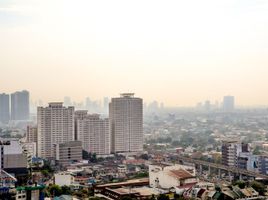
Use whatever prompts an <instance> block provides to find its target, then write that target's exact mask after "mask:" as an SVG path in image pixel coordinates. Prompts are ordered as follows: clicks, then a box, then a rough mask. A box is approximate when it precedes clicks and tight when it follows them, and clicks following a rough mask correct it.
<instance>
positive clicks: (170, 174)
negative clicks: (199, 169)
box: [149, 165, 198, 189]
mask: <svg viewBox="0 0 268 200" xmlns="http://www.w3.org/2000/svg"><path fill="white" fill-rule="evenodd" d="M149 182H150V187H156V188H164V189H170V188H176V187H177V186H184V185H187V184H195V183H197V182H198V179H197V178H196V172H195V168H194V167H190V166H184V165H173V166H165V165H149Z"/></svg>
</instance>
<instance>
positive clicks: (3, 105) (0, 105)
mask: <svg viewBox="0 0 268 200" xmlns="http://www.w3.org/2000/svg"><path fill="white" fill-rule="evenodd" d="M9 119H10V112H9V95H8V94H5V93H3V94H0V122H1V123H8V121H9Z"/></svg>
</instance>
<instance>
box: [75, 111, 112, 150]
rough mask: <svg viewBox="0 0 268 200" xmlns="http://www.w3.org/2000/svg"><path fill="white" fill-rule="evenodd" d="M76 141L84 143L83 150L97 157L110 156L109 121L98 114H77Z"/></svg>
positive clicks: (78, 112) (82, 112) (84, 112)
mask: <svg viewBox="0 0 268 200" xmlns="http://www.w3.org/2000/svg"><path fill="white" fill-rule="evenodd" d="M75 133H76V134H75V135H76V140H79V141H82V147H83V150H85V151H87V152H91V153H96V154H97V155H108V154H110V152H111V148H110V124H109V119H108V118H105V119H101V118H100V116H99V115H98V114H92V115H89V114H87V111H76V112H75Z"/></svg>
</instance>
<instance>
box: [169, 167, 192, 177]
mask: <svg viewBox="0 0 268 200" xmlns="http://www.w3.org/2000/svg"><path fill="white" fill-rule="evenodd" d="M170 172H171V174H170V175H171V176H174V177H176V178H177V179H181V180H183V179H188V178H194V176H193V175H192V174H190V173H189V172H187V171H186V170H184V169H177V170H170Z"/></svg>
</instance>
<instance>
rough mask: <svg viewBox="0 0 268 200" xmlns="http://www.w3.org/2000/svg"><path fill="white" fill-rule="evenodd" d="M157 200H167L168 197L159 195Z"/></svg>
mask: <svg viewBox="0 0 268 200" xmlns="http://www.w3.org/2000/svg"><path fill="white" fill-rule="evenodd" d="M157 200H169V197H168V196H167V195H165V194H160V195H159V196H158V197H157Z"/></svg>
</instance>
